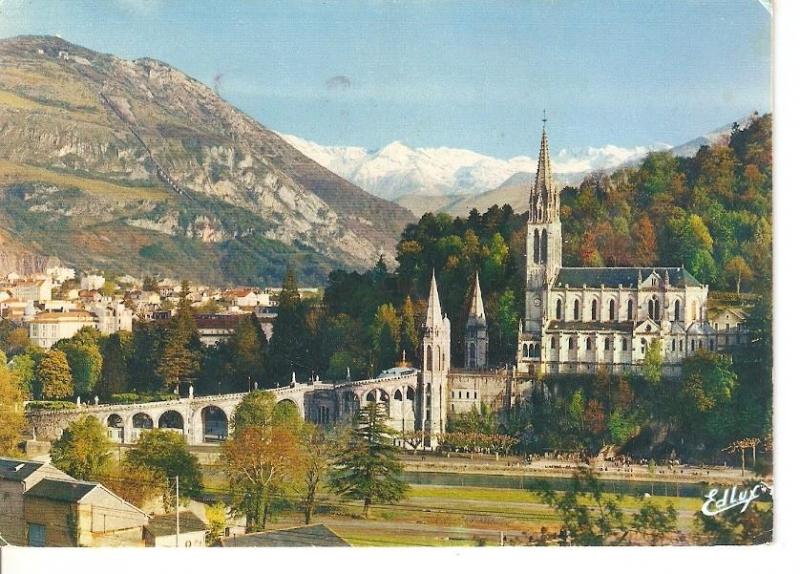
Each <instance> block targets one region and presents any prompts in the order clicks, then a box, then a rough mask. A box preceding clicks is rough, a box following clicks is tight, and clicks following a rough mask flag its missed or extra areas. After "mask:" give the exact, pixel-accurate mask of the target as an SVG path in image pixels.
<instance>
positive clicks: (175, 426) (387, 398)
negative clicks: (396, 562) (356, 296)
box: [26, 369, 421, 445]
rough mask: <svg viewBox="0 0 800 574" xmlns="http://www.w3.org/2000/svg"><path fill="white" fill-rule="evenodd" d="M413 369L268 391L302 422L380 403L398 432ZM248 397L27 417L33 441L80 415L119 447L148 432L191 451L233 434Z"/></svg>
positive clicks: (405, 422)
mask: <svg viewBox="0 0 800 574" xmlns="http://www.w3.org/2000/svg"><path fill="white" fill-rule="evenodd" d="M418 384H419V383H418V376H417V371H416V370H415V369H395V370H393V372H390V374H386V375H383V376H380V377H377V378H371V379H365V380H360V381H336V382H322V381H315V382H313V383H307V384H304V383H295V384H292V385H288V386H285V387H278V388H274V389H266V390H269V391H270V392H272V393H274V394H275V396H276V399H277V403H278V404H279V405H286V406H287V407H290V408H294V409H296V410H297V412H298V414H299V415H300V416H301V417H302V418H303V419H305V420H308V421H311V422H314V423H317V424H330V423H334V422H337V421H340V420H346V419H349V418H351V417H352V416H353V415H354V414H355V413H356V412H357V411H358V409H359V408H360V407H361V405H363V404H365V403H366V402H368V401H372V402H380V403H382V404H383V405H384V406H385V408H386V412H387V413H388V421H387V422H388V424H389V425H390V426H391V427H392V428H394V429H395V430H397V431H399V432H406V431H413V430H414V429H415V428H418V425H419V421H418V418H419V412H420V406H421V405H420V402H419V400H418V397H420V396H421V394H420V393H419V392H418ZM247 395H248V393H230V394H220V395H204V396H193V395H192V394H191V393H190V396H188V397H181V398H176V399H174V400H169V401H155V402H145V403H133V404H82V405H76V408H71V409H62V410H53V411H46V410H31V411H28V412H26V417H27V419H28V424H29V426H30V428H31V430H32V431H33V434H34V437H35V438H37V439H39V440H55V439H57V438H59V437H60V436H61V434H62V433H63V432H64V429H66V428H67V426H68V425H69V423H70V422H72V421H74V420H77V419H78V418H80V417H82V416H84V415H91V416H93V417H95V418H97V419H98V420H99V421H100V422H101V423H102V424H103V425H104V426H105V427H106V429H107V433H108V437H109V438H110V439H111V440H112V441H114V442H117V443H121V444H130V443H134V442H136V440H138V438H139V436H141V434H142V432H145V431H147V430H149V429H153V428H160V429H168V430H170V431H172V432H176V433H179V434H181V435H182V436H184V437H185V438H186V442H187V443H188V444H190V445H200V444H208V443H218V442H221V441H223V440H225V439H226V438H227V437H228V434H229V433H230V431H231V428H232V420H233V415H234V412H235V410H236V407H237V405H238V404H239V403H240V402H241V401H242V399H243V398H244V397H246V396H247Z"/></svg>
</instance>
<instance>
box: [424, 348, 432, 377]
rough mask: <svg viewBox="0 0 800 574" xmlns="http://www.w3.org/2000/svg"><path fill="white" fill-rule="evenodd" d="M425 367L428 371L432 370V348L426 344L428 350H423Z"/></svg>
mask: <svg viewBox="0 0 800 574" xmlns="http://www.w3.org/2000/svg"><path fill="white" fill-rule="evenodd" d="M425 368H426V369H427V370H429V371H432V370H433V349H432V348H431V346H430V345H428V350H427V351H426V352H425Z"/></svg>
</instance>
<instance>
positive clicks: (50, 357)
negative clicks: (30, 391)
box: [36, 349, 75, 399]
mask: <svg viewBox="0 0 800 574" xmlns="http://www.w3.org/2000/svg"><path fill="white" fill-rule="evenodd" d="M36 378H37V379H38V381H39V385H40V387H41V390H42V396H43V397H44V398H45V399H67V398H70V397H72V395H73V393H74V392H75V388H74V386H73V383H72V371H70V368H69V362H68V361H67V356H66V355H65V354H64V352H63V351H59V350H58V349H53V350H51V351H48V352H47V353H46V354H45V355H44V357H42V359H41V361H39V365H38V367H37V369H36Z"/></svg>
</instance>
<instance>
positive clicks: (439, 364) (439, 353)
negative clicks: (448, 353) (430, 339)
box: [436, 345, 442, 371]
mask: <svg viewBox="0 0 800 574" xmlns="http://www.w3.org/2000/svg"><path fill="white" fill-rule="evenodd" d="M436 370H437V371H441V370H442V349H441V347H439V346H438V345H437V346H436Z"/></svg>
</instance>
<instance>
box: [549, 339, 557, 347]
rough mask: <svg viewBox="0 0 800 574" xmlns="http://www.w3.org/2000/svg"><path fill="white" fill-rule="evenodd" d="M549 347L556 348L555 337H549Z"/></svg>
mask: <svg viewBox="0 0 800 574" xmlns="http://www.w3.org/2000/svg"><path fill="white" fill-rule="evenodd" d="M550 348H551V349H555V348H556V338H555V337H550Z"/></svg>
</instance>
